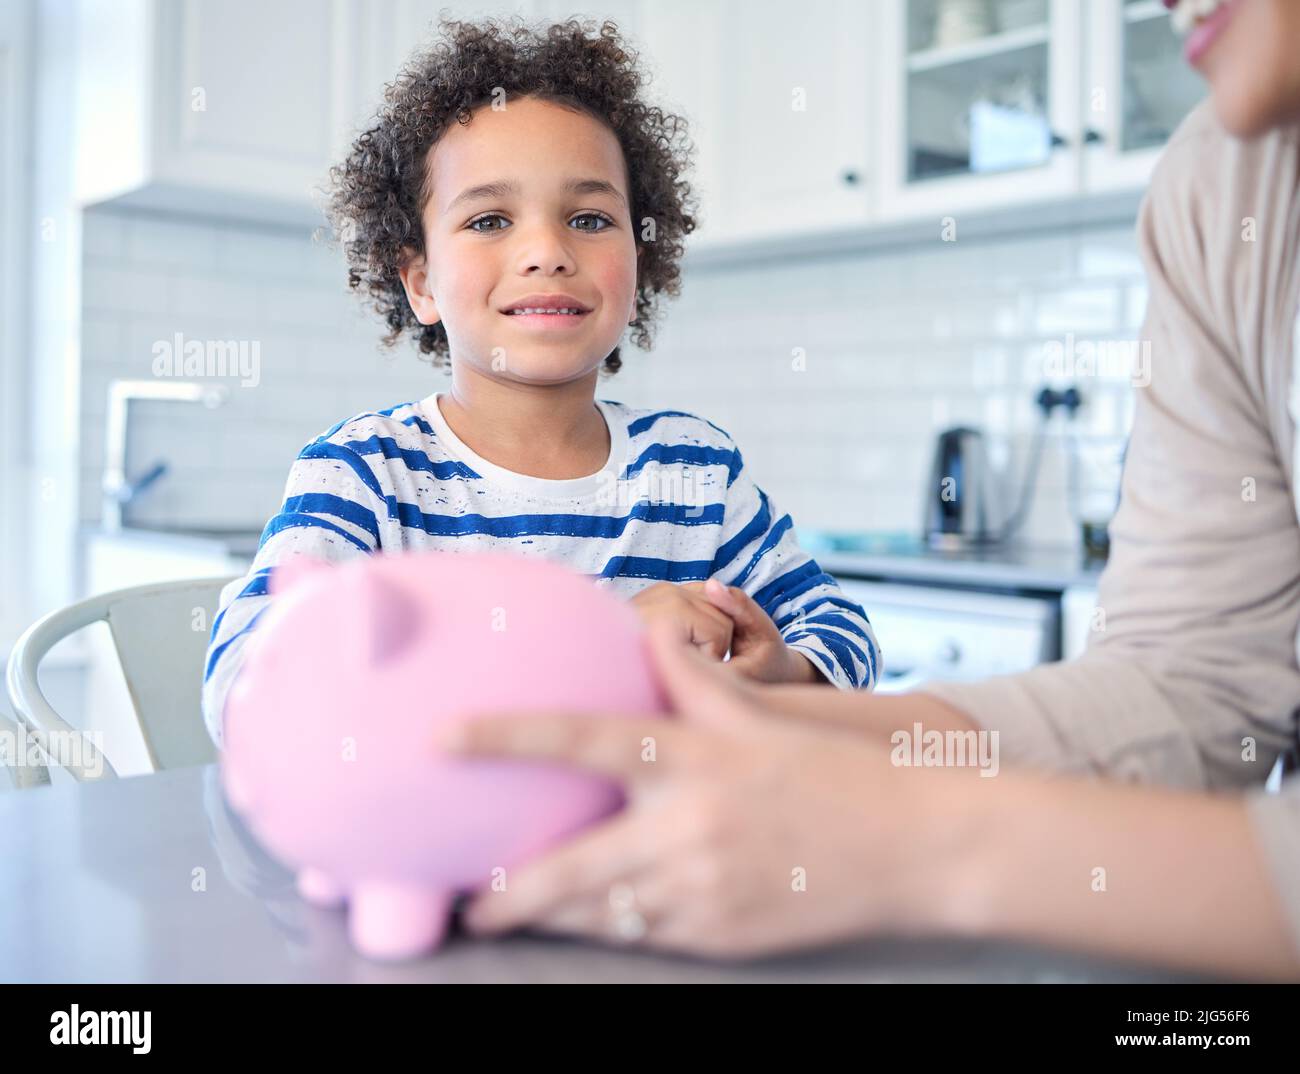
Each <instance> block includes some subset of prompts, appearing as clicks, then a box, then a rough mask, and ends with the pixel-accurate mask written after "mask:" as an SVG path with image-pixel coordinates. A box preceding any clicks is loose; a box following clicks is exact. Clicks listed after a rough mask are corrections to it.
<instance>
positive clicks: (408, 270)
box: [397, 246, 442, 324]
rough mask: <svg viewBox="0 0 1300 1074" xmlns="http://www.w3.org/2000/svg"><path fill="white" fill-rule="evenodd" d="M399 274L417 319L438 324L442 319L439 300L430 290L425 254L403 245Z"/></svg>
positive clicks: (425, 322) (421, 321)
mask: <svg viewBox="0 0 1300 1074" xmlns="http://www.w3.org/2000/svg"><path fill="white" fill-rule="evenodd" d="M397 274H398V276H400V277H401V278H402V287H403V289H404V290H405V291H406V301H407V302H409V303H410V304H411V309H412V311H413V312H414V313H415V319H416V320H417V321H419V322H420V323H421V324H437V323H438V322H439V321H440V320H442V314H440V313H439V312H438V302H437V300H436V299H435V298H434V297H433V295H432V294H431V293H430V292H429V274H428V265H427V262H426V261H425V258H424V255H423V254H417V253H416V252H415V251H414V250H412V249H411V248H410V247H409V246H407V247H403V249H402V263H401V264H400V265H399V266H398V269H397Z"/></svg>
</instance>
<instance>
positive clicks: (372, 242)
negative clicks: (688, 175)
mask: <svg viewBox="0 0 1300 1074" xmlns="http://www.w3.org/2000/svg"><path fill="white" fill-rule="evenodd" d="M439 31H440V35H441V36H440V39H439V40H438V41H437V42H436V43H435V44H434V45H433V46H432V47H430V48H427V49H424V50H421V51H419V52H417V53H416V54H415V55H414V56H413V57H412V58H411V59H410V60H409V61H408V63H407V64H406V65H405V66H404V67H403V68H402V69H401V71H399V72H398V75H397V77H396V78H395V79H394V80H393V81H392V82H391V83H389V84H388V85H387V86H386V87H385V92H384V101H383V104H382V105H381V106H380V109H379V112H378V114H377V116H376V117H375V120H374V121H373V125H371V126H370V127H369V129H367V130H366V131H364V132H363V133H362V134H360V135H359V136H358V137H357V138H356V140H355V141H354V142H353V144H352V146H351V148H350V149H349V151H348V153H347V156H346V157H345V158H344V159H343V161H342V162H341V163H339V164H336V165H334V166H333V167H332V168H331V169H330V171H329V180H330V190H329V198H328V203H327V209H326V213H327V216H328V219H329V222H330V224H331V226H332V228H333V231H334V235H335V237H336V239H338V241H339V242H340V244H341V246H342V248H343V251H344V254H345V257H346V260H347V265H348V288H349V290H351V291H354V292H356V293H358V294H360V295H362V296H363V297H368V299H369V300H370V303H371V305H373V308H374V309H375V311H376V312H377V313H379V315H380V316H381V317H382V318H383V320H384V322H385V323H386V324H387V326H388V332H387V334H386V335H385V336H384V337H383V342H384V344H385V346H387V347H390V348H391V347H392V346H393V345H394V344H395V343H396V342H397V340H398V339H399V338H400V337H401V335H402V333H403V332H406V331H408V330H410V333H411V334H412V335H414V336H415V338H416V340H417V341H418V344H419V349H420V352H421V353H422V354H431V355H433V358H432V359H431V361H432V362H433V364H434V365H443V364H444V363H445V360H446V358H447V355H448V346H447V332H446V329H445V328H444V327H443V325H442V323H441V322H439V323H437V324H431V325H425V324H421V323H420V322H419V321H418V320H416V317H415V312H414V311H413V310H412V309H411V306H410V303H409V301H408V300H407V297H406V292H405V290H404V289H403V287H402V281H401V277H400V276H399V274H398V269H399V268H400V267H401V266H402V265H403V264H404V256H405V255H404V253H403V249H404V248H410V249H412V250H414V251H415V255H416V256H419V255H420V254H423V253H424V252H425V251H424V229H423V226H422V224H421V213H422V210H423V208H424V205H425V203H426V201H427V197H428V193H429V191H428V179H427V175H426V171H427V168H426V160H427V156H428V151H429V149H430V147H431V146H433V145H434V143H435V142H437V141H438V139H439V138H440V137H441V136H442V134H443V133H444V132H445V131H446V130H447V128H448V125H449V124H450V123H451V122H452V121H453V120H454V121H456V122H458V123H460V124H462V125H465V124H468V123H469V122H470V119H471V113H472V112H473V111H474V110H475V109H477V108H479V107H481V106H483V105H486V104H489V103H492V102H494V101H497V100H500V99H501V98H502V95H503V94H504V97H505V98H506V99H509V98H511V97H535V98H538V99H541V100H547V101H552V102H554V103H557V104H561V105H564V106H566V107H569V108H573V109H576V110H579V111H581V112H584V113H586V114H587V115H590V116H591V117H592V118H593V119H595V120H597V121H598V122H600V123H602V124H604V125H605V126H606V127H608V128H609V130H611V131H612V132H613V133H614V135H615V136H616V137H617V138H618V142H619V145H620V147H621V148H622V151H623V158H624V161H625V163H626V166H627V173H628V183H629V187H630V190H629V209H630V210H631V219H632V222H633V226H634V228H637V229H638V230H640V229H642V228H644V227H645V226H646V224H647V223H649V225H650V227H651V228H652V229H653V231H652V234H651V237H650V241H646V242H641V241H638V243H637V245H638V247H639V248H640V250H641V253H640V256H639V257H638V259H637V261H638V265H637V281H636V318H635V320H634V322H633V326H632V327H633V332H632V336H631V338H632V342H633V343H635V344H636V345H637V346H638V347H640V348H641V349H642V350H648V349H649V347H650V344H651V330H652V328H653V324H654V321H655V319H656V317H657V313H658V302H657V297H658V296H659V295H660V294H668V295H677V294H678V293H679V292H680V290H681V269H680V261H681V257H682V252H683V246H684V242H683V240H684V239H685V237H686V236H687V235H689V234H690V233H691V232H692V231H693V230H694V229H695V226H696V222H695V216H694V213H695V212H696V211H697V209H696V204H695V199H694V196H693V195H692V192H691V188H690V185H689V184H688V183H687V182H686V181H685V180H684V179H683V178H682V175H683V173H684V172H685V171H686V169H687V167H688V166H689V161H690V156H691V153H692V152H693V149H694V147H693V145H692V143H691V142H690V140H689V138H688V137H687V130H686V121H685V120H684V119H683V118H682V117H681V116H677V115H673V114H671V113H667V112H664V111H663V110H662V109H661V108H657V107H654V106H652V105H650V104H648V103H646V102H645V101H643V100H642V99H641V96H640V92H641V88H642V84H643V78H642V74H641V72H640V71H639V70H638V66H637V61H638V55H637V54H636V53H635V52H634V51H632V50H631V49H629V48H628V47H627V46H626V45H625V44H624V43H623V42H622V41H621V40H620V39H619V31H618V26H617V25H616V24H615V23H614V22H612V21H605V22H602V23H601V24H600V25H599V27H597V26H596V24H595V23H594V21H582V20H578V19H570V20H568V21H566V22H562V23H556V24H553V25H550V26H547V27H545V29H544V30H543V29H542V28H541V27H540V26H530V25H529V24H527V23H526V22H524V21H523V20H522V19H521V18H519V17H517V16H516V17H513V18H510V19H496V18H490V19H484V20H481V21H479V22H462V21H458V20H450V19H446V18H443V19H441V20H440V22H439ZM621 365H622V360H621V358H620V357H619V348H618V347H615V348H614V350H613V351H612V352H611V353H610V354H609V355H608V356H607V357H606V358H605V361H604V366H603V368H604V371H605V372H606V373H615V372H617V371H618V369H619V368H620V366H621Z"/></svg>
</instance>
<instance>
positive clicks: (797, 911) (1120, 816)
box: [441, 632, 1300, 978]
mask: <svg viewBox="0 0 1300 1074" xmlns="http://www.w3.org/2000/svg"><path fill="white" fill-rule="evenodd" d="M652 644H653V651H654V653H655V657H656V661H657V663H658V666H659V671H660V675H661V680H662V681H663V683H664V685H665V687H666V689H667V690H668V692H669V695H670V698H671V700H672V703H673V708H674V712H675V713H676V716H677V718H676V719H674V720H668V721H658V722H654V721H651V722H645V721H638V720H629V719H608V718H602V717H599V716H591V715H585V716H553V717H541V716H528V717H524V718H519V719H504V720H503V719H481V720H475V721H473V722H471V723H468V724H465V725H463V726H460V727H458V728H455V729H452V734H451V735H450V736H449V737H446V738H443V739H441V744H442V746H443V748H444V749H451V750H453V751H457V752H460V753H463V754H466V755H472V756H512V757H517V758H531V759H534V760H541V761H547V762H551V763H558V764H567V765H576V766H579V767H584V768H588V769H590V770H591V771H594V772H599V773H601V774H603V775H606V776H609V777H611V778H615V779H618V780H619V781H620V782H621V783H623V785H624V786H625V788H626V789H627V792H628V805H627V808H626V809H625V810H624V811H623V812H622V813H620V814H618V815H617V816H615V817H614V818H612V819H610V820H609V821H607V822H605V823H604V824H603V825H600V826H598V827H596V828H593V829H591V830H589V831H587V832H584V833H583V834H582V835H580V836H578V837H576V838H575V839H574V840H573V841H572V842H570V843H568V844H567V845H565V846H563V847H560V848H557V849H555V850H553V851H551V852H550V853H548V854H547V855H545V856H544V857H542V858H541V859H538V860H536V861H533V862H530V863H529V864H527V865H525V866H522V867H521V868H519V869H518V870H517V871H516V872H515V873H514V874H513V875H512V878H511V883H510V887H509V890H508V891H507V892H497V891H492V892H486V893H484V894H482V895H480V896H478V898H477V899H476V900H475V901H474V903H473V904H472V906H471V907H470V909H469V912H468V915H467V924H468V925H469V927H470V928H471V929H472V930H474V931H487V932H494V931H498V930H503V929H510V928H515V927H518V926H521V925H527V926H531V927H534V928H538V929H541V930H543V931H553V932H560V933H566V934H577V935H582V936H588V937H591V938H593V939H600V940H610V939H614V938H617V936H618V933H617V931H616V929H615V926H616V924H617V922H616V921H614V920H613V918H612V915H611V909H610V900H609V893H610V891H611V889H612V887H613V886H614V885H627V886H630V887H631V888H632V890H633V892H634V894H635V899H636V905H637V907H638V909H639V911H640V912H641V913H643V914H644V915H645V917H646V920H647V921H648V932H647V933H646V934H645V936H644V938H643V939H642V941H641V942H642V943H644V944H647V945H649V946H653V947H656V948H660V949H665V950H677V951H688V952H691V953H693V954H697V955H710V956H714V957H720V958H741V957H753V956H757V955H766V954H772V953H775V952H779V951H786V950H791V949H796V948H802V947H808V946H814V945H821V944H827V943H836V942H843V941H845V940H849V939H854V938H860V937H864V936H871V935H879V934H906V935H914V936H915V935H927V936H957V937H966V938H987V939H993V938H1002V939H1009V940H1017V941H1021V942H1029V943H1040V944H1048V945H1051V946H1055V947H1063V948H1070V949H1073V950H1075V951H1079V952H1084V953H1088V954H1092V955H1098V956H1110V957H1121V958H1126V959H1132V960H1136V961H1140V962H1144V963H1147V964H1151V963H1160V964H1163V965H1167V966H1175V967H1180V968H1187V969H1194V970H1196V969H1199V970H1202V971H1206V972H1208V973H1212V974H1215V975H1234V976H1243V977H1257V978H1266V977H1267V978H1274V977H1278V978H1282V977H1290V978H1295V977H1300V945H1297V944H1296V943H1295V939H1294V937H1292V936H1291V935H1290V934H1289V932H1288V925H1287V921H1286V919H1285V918H1284V916H1283V907H1282V906H1281V903H1280V901H1279V899H1278V898H1277V896H1275V895H1274V893H1273V889H1272V887H1271V886H1270V878H1269V877H1268V876H1267V875H1266V867H1265V863H1264V855H1263V853H1262V852H1261V850H1260V849H1259V847H1258V846H1257V845H1256V842H1255V839H1254V838H1253V836H1252V829H1251V827H1250V826H1249V824H1248V819H1247V816H1246V810H1245V807H1244V806H1243V804H1242V800H1240V799H1232V798H1216V797H1213V796H1210V795H1194V794H1188V793H1185V792H1175V791H1162V790H1153V789H1138V788H1132V787H1121V786H1116V785H1113V784H1095V783H1088V782H1085V781H1082V780H1077V779H1065V778H1058V779H1056V780H1049V779H1047V778H1044V777H1043V776H1040V775H1030V774H1028V773H1025V772H1011V771H1009V770H1006V769H1003V770H1002V771H1001V772H1000V774H998V775H997V776H996V777H994V778H983V777H981V776H972V775H971V773H967V772H962V771H960V770H956V769H953V768H942V767H938V768H934V767H912V766H907V765H902V764H897V763H894V762H895V759H894V758H893V757H892V756H891V751H890V750H889V749H887V748H886V747H885V746H884V745H883V743H881V742H877V741H873V740H872V739H871V738H870V737H868V736H862V735H857V734H854V735H846V734H844V733H843V732H842V731H840V730H837V729H836V728H833V727H826V726H821V725H818V724H816V723H814V722H812V721H792V720H790V719H788V718H781V717H779V716H776V715H774V714H772V713H771V712H770V710H767V709H765V708H764V707H763V706H762V704H761V700H756V699H761V698H763V697H766V696H770V695H771V694H772V692H773V691H772V689H771V688H757V687H745V686H742V685H741V684H740V683H739V682H738V680H737V679H736V678H735V677H734V676H730V675H728V674H727V673H726V672H725V670H724V669H723V668H722V667H721V666H719V665H717V664H710V663H708V662H707V661H705V660H704V658H703V657H700V656H698V655H697V654H695V653H692V652H689V651H686V650H684V649H681V648H680V647H678V646H677V645H676V644H675V643H674V642H673V640H672V639H671V638H670V637H666V636H663V635H660V634H655V633H653V632H652ZM813 692H814V691H807V693H813ZM818 696H820V697H821V698H822V699H824V700H826V701H827V702H832V703H836V704H838V703H839V702H837V701H836V698H835V696H834V695H833V694H831V693H830V692H829V691H820V692H818ZM861 700H862V699H859V701H861ZM882 700H883V699H882ZM899 700H900V701H901V700H903V699H899ZM845 711H846V712H847V711H848V709H847V708H846V709H845ZM647 737H649V738H652V739H654V740H655V742H656V757H655V761H654V763H647V762H646V760H645V755H644V742H645V740H646V738H647ZM1098 870H1102V871H1100V872H1098Z"/></svg>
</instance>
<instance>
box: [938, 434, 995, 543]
mask: <svg viewBox="0 0 1300 1074" xmlns="http://www.w3.org/2000/svg"><path fill="white" fill-rule="evenodd" d="M993 484H994V476H993V473H992V471H991V470H990V468H989V460H988V451H987V450H986V448H985V443H984V434H983V433H982V432H980V431H979V430H978V429H971V428H968V427H966V426H958V427H957V428H955V429H945V430H944V431H943V432H941V433H940V434H939V439H938V440H937V441H936V442H935V445H934V461H933V462H932V463H931V464H930V484H929V485H928V486H927V488H926V499H925V535H926V539H927V540H928V541H929V542H930V543H931V544H932V545H934V546H935V547H936V548H968V547H970V546H971V545H978V544H990V543H992V542H993V541H994V540H996V539H997V534H996V533H995V532H994V523H993V521H992V512H993V504H994V502H995V501H996V499H997V495H996V491H995V489H994V487H993Z"/></svg>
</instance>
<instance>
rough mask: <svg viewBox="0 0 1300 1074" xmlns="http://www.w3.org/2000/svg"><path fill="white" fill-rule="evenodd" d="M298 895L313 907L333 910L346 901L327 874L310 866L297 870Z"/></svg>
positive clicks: (344, 893) (340, 890)
mask: <svg viewBox="0 0 1300 1074" xmlns="http://www.w3.org/2000/svg"><path fill="white" fill-rule="evenodd" d="M298 894H299V895H301V896H302V897H303V898H304V899H306V900H307V901H308V902H309V903H311V904H312V905H313V906H323V907H325V908H326V909H328V910H334V909H337V908H338V907H340V906H342V905H343V904H344V903H345V902H346V901H347V893H346V892H345V891H344V890H343V889H342V888H341V887H339V885H338V884H336V883H335V882H334V881H333V880H331V879H330V878H329V876H328V874H326V873H324V872H322V871H321V870H320V869H313V868H312V867H311V866H310V865H309V866H307V867H306V868H304V869H300V870H298Z"/></svg>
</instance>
